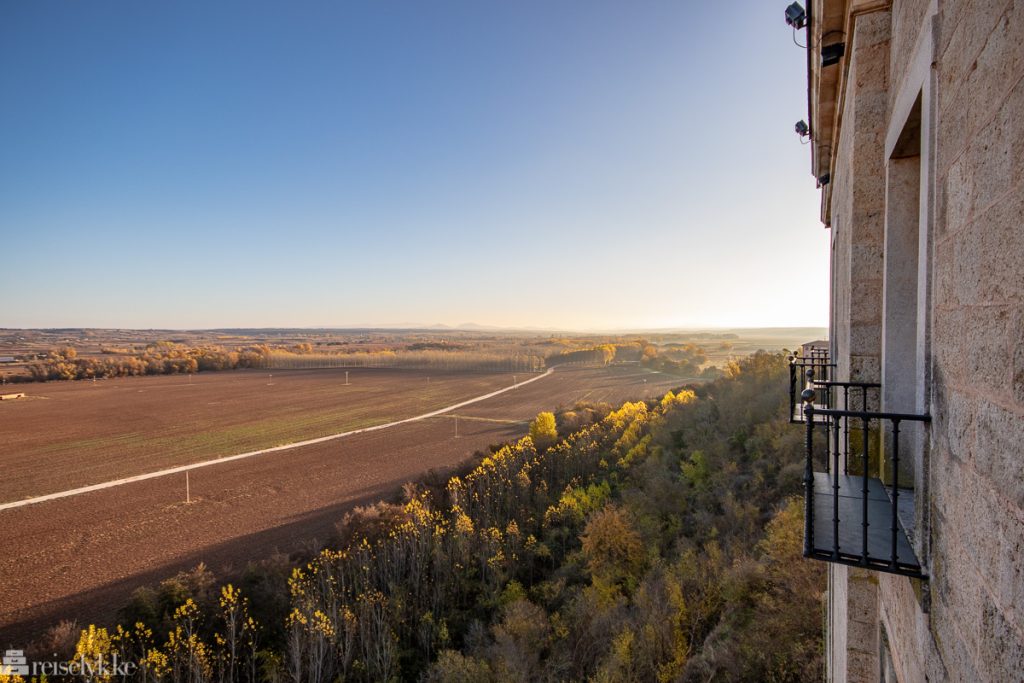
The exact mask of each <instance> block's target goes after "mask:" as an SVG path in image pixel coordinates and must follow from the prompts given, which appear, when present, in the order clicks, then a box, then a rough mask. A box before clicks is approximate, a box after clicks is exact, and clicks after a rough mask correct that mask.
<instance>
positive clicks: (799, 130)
mask: <svg viewBox="0 0 1024 683" xmlns="http://www.w3.org/2000/svg"><path fill="white" fill-rule="evenodd" d="M793 128H794V129H795V130H796V134H797V135H799V136H800V137H802V138H805V137H807V136H808V134H810V132H811V129H810V128H809V127H808V126H807V122H806V121H804V120H803V119H800V120H799V121H797V122H796V125H795V126H793Z"/></svg>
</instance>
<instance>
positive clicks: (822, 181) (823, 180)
mask: <svg viewBox="0 0 1024 683" xmlns="http://www.w3.org/2000/svg"><path fill="white" fill-rule="evenodd" d="M831 180H832V176H831V175H829V174H828V173H822V174H821V175H820V176H818V187H824V186H825V185H828V184H829V182H830V181H831Z"/></svg>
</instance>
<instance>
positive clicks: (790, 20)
mask: <svg viewBox="0 0 1024 683" xmlns="http://www.w3.org/2000/svg"><path fill="white" fill-rule="evenodd" d="M786 23H787V24H789V25H790V26H792V27H793V29H794V30H800V29H802V28H803V27H804V26H806V25H807V12H805V11H804V8H803V6H802V5H801V4H800V3H799V2H794V3H793V4H792V5H790V6H789V7H787V8H786Z"/></svg>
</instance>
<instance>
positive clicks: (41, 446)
mask: <svg viewBox="0 0 1024 683" xmlns="http://www.w3.org/2000/svg"><path fill="white" fill-rule="evenodd" d="M519 379H520V380H522V379H526V377H525V376H520V377H519ZM349 382H350V384H348V385H346V384H345V371H344V370H278V371H275V372H273V373H269V372H267V371H263V370H235V371H225V372H210V373H201V374H198V375H195V376H193V377H191V378H189V377H186V376H181V375H171V376H158V377H129V378H124V379H108V380H99V381H96V382H89V381H77V382H48V383H43V384H24V385H20V387H19V391H24V392H26V393H27V394H28V395H27V397H26V398H24V399H18V400H16V401H4V402H2V403H0V471H2V472H3V479H2V482H0V503H5V502H9V501H13V500H18V499H21V498H26V497H29V496H38V495H42V494H46V493H52V492H55V491H62V490H65V489H69V488H77V487H79V486H86V485H88V484H95V483H98V482H102V481H108V480H111V479H118V478H121V477H128V476H132V475H135V474H141V473H143V472H151V471H154V470H159V469H163V468H167V467H173V466H175V465H182V464H186V463H191V462H198V461H201V460H208V459H210V458H214V457H217V456H223V455H231V454H234V453H242V452H245V451H250V450H256V449H260V448H267V447H270V446H278V445H281V444H286V443H293V442H296V441H302V440H304V439H310V438H315V437H319V436H325V435H328V434H336V433H338V432H344V431H349V430H352V429H358V428H361V427H368V426H371V425H375V424H382V423H386V422H391V421H393V420H398V419H402V418H407V417H412V416H414V415H420V414H423V413H426V412H429V411H431V410H435V409H437V408H441V407H443V406H447V405H451V404H453V403H457V402H458V401H461V400H465V399H468V398H471V397H473V396H479V395H481V394H485V393H488V392H490V391H494V390H495V389H499V388H501V387H503V386H507V385H509V384H511V383H512V375H511V374H501V375H498V374H437V373H434V374H432V375H431V374H428V373H426V372H421V371H416V370H388V369H358V370H350V371H349Z"/></svg>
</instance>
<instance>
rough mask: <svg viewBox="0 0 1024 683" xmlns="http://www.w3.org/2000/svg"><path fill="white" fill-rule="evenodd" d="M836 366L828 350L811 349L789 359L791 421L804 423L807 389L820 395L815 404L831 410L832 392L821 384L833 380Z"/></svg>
mask: <svg viewBox="0 0 1024 683" xmlns="http://www.w3.org/2000/svg"><path fill="white" fill-rule="evenodd" d="M833 368H835V364H834V363H832V362H831V360H830V358H829V353H828V349H825V348H821V347H811V348H810V349H807V350H805V351H803V352H801V353H798V354H794V355H792V356H790V357H789V421H790V422H791V423H802V422H803V421H804V413H803V402H802V400H801V398H800V397H801V394H802V392H804V391H805V390H807V389H814V390H815V391H816V392H817V393H818V394H819V395H818V396H817V399H816V400H815V403H816V404H817V405H818V406H819V407H821V408H831V407H832V406H831V404H830V403H829V400H830V397H831V392H830V391H828V390H827V389H825V388H823V387H822V386H818V385H819V384H820V383H824V382H829V381H831V379H832V372H833Z"/></svg>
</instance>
